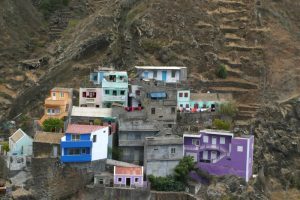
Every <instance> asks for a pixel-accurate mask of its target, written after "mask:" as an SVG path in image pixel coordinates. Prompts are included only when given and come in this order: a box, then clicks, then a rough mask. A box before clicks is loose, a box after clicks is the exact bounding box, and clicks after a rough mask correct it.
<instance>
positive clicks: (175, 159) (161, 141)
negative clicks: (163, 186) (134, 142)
mask: <svg viewBox="0 0 300 200" xmlns="http://www.w3.org/2000/svg"><path fill="white" fill-rule="evenodd" d="M182 157H183V139H182V137H179V136H175V135H172V134H171V133H167V134H165V135H164V136H159V137H147V138H146V139H145V145H144V169H145V172H146V175H147V176H148V175H154V176H168V175H171V174H172V173H173V170H174V168H175V167H176V165H178V163H179V161H180V159H181V158H182Z"/></svg>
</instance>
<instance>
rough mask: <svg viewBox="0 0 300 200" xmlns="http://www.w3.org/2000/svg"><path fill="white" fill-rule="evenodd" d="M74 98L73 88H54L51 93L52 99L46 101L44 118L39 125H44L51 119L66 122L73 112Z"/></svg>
mask: <svg viewBox="0 0 300 200" xmlns="http://www.w3.org/2000/svg"><path fill="white" fill-rule="evenodd" d="M72 97H73V90H72V89H71V88H59V87H55V88H53V89H52V90H51V91H50V97H48V98H47V99H46V100H45V104H44V108H45V113H44V116H43V117H42V118H41V119H40V120H39V123H40V124H42V123H43V122H44V121H45V120H46V119H49V118H58V119H63V120H65V118H67V117H68V116H69V114H70V112H71V108H72Z"/></svg>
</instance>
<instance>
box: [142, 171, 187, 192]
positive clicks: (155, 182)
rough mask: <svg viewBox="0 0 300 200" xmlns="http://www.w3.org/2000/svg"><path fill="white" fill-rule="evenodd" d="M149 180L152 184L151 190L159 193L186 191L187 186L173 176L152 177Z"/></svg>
mask: <svg viewBox="0 0 300 200" xmlns="http://www.w3.org/2000/svg"><path fill="white" fill-rule="evenodd" d="M148 180H149V181H150V182H151V188H152V189H154V190H157V191H184V189H185V185H184V184H183V183H182V182H180V181H177V180H176V179H175V178H174V177H173V176H167V177H155V176H153V175H150V176H148Z"/></svg>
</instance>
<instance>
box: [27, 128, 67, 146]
mask: <svg viewBox="0 0 300 200" xmlns="http://www.w3.org/2000/svg"><path fill="white" fill-rule="evenodd" d="M63 136H64V134H63V133H52V132H51V133H49V132H41V131H38V132H36V134H35V136H34V139H33V142H39V143H48V144H60V139H61V138H62V137H63Z"/></svg>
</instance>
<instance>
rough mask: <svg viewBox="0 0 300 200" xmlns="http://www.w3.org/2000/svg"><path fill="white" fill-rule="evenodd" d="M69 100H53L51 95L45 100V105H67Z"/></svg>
mask: <svg viewBox="0 0 300 200" xmlns="http://www.w3.org/2000/svg"><path fill="white" fill-rule="evenodd" d="M67 104H68V103H67V100H65V99H62V100H53V99H52V98H51V97H50V98H48V99H46V100H45V105H51V106H64V105H67Z"/></svg>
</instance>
